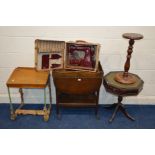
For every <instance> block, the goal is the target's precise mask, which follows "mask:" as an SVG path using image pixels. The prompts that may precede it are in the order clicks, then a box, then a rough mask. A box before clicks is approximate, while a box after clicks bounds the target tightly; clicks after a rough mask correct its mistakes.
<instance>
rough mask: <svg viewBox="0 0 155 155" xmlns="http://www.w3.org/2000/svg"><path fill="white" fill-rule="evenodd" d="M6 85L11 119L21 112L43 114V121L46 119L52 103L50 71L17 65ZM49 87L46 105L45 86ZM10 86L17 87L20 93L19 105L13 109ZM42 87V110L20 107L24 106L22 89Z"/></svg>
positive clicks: (24, 113)
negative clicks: (48, 101) (47, 103)
mask: <svg viewBox="0 0 155 155" xmlns="http://www.w3.org/2000/svg"><path fill="white" fill-rule="evenodd" d="M6 85H7V87H8V94H9V100H10V112H11V119H12V120H15V119H16V116H17V115H20V114H23V115H26V114H32V115H43V117H44V121H48V119H49V115H50V111H51V105H52V97H51V85H50V73H49V71H37V70H36V69H35V68H28V67H18V68H16V69H15V70H14V71H13V72H12V74H11V76H10V77H9V79H8V81H7V83H6ZM47 86H48V87H49V98H50V104H49V106H47V105H46V87H47ZM10 88H19V93H20V95H21V105H20V106H19V107H18V108H17V109H16V110H14V108H13V104H12V99H11V94H10ZM24 88H29V89H33V88H35V89H43V90H44V108H43V110H26V109H22V107H23V106H24V96H23V89H24Z"/></svg>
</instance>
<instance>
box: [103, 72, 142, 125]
mask: <svg viewBox="0 0 155 155" xmlns="http://www.w3.org/2000/svg"><path fill="white" fill-rule="evenodd" d="M118 73H121V72H120V71H115V72H110V73H108V74H107V75H106V76H105V77H104V82H103V83H104V86H105V89H106V91H107V92H109V93H112V94H114V95H117V96H118V103H114V104H113V105H112V106H110V107H109V108H111V107H114V108H115V110H114V112H113V114H112V116H111V118H110V119H109V122H112V121H113V119H114V118H115V115H116V113H117V111H118V110H121V111H122V112H123V113H124V114H125V116H126V117H128V118H129V119H131V120H135V119H134V118H133V117H132V116H131V115H129V114H128V113H127V111H126V109H125V108H124V105H123V104H122V103H121V102H122V100H123V97H124V96H133V95H138V94H139V92H140V91H141V90H142V88H143V83H144V82H143V80H142V79H141V78H140V77H139V76H138V75H135V74H132V75H133V76H134V77H135V81H136V82H135V83H133V84H130V85H127V84H122V83H119V82H117V81H116V80H115V77H116V75H117V74H118ZM122 74H123V72H122ZM130 74H131V73H130Z"/></svg>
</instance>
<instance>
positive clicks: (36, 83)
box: [6, 67, 49, 88]
mask: <svg viewBox="0 0 155 155" xmlns="http://www.w3.org/2000/svg"><path fill="white" fill-rule="evenodd" d="M48 77H49V71H37V70H36V69H35V68H28V67H18V68H16V69H15V70H14V71H13V73H12V74H11V76H10V78H9V79H8V81H7V83H6V85H7V86H8V87H13V88H45V87H46V85H47V81H48Z"/></svg>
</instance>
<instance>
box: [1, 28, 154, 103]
mask: <svg viewBox="0 0 155 155" xmlns="http://www.w3.org/2000/svg"><path fill="white" fill-rule="evenodd" d="M126 32H135V33H141V34H143V35H144V39H143V40H140V41H136V42H135V45H134V52H133V54H132V59H131V68H130V72H133V73H136V74H138V75H139V76H140V77H141V78H142V79H143V80H144V82H145V84H144V89H143V91H142V92H141V93H140V94H139V95H138V96H136V97H127V98H125V100H124V101H125V103H128V104H154V103H155V78H154V77H155V27H127V26H126V27H115V26H114V27H101V26H100V27H86V26H85V27H63V26H62V27H21V26H19V27H12V26H9V27H0V103H8V102H9V100H8V94H7V88H6V81H7V79H8V77H9V75H10V74H11V72H12V70H13V69H14V68H15V67H18V66H25V67H26V66H27V67H31V66H34V40H35V39H51V40H64V41H70V40H71V41H75V40H78V39H81V40H86V41H90V42H96V43H100V44H101V50H100V57H99V59H100V61H101V64H102V67H103V69H104V72H105V74H106V73H108V72H109V71H113V70H123V67H124V62H125V60H126V54H127V52H126V51H127V47H128V40H126V39H123V38H122V34H123V33H126ZM24 93H25V94H24V95H25V101H26V102H29V103H43V91H42V90H24ZM47 93H48V90H47ZM11 94H12V98H13V102H20V98H19V93H18V90H16V89H11ZM52 97H53V103H55V90H54V86H53V83H52ZM115 100H116V96H113V95H111V94H108V93H106V92H105V90H104V88H103V86H102V87H101V91H100V104H110V103H113V102H115Z"/></svg>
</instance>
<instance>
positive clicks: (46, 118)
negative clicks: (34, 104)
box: [44, 88, 49, 122]
mask: <svg viewBox="0 0 155 155" xmlns="http://www.w3.org/2000/svg"><path fill="white" fill-rule="evenodd" d="M48 120H49V113H48V109H47V106H46V88H44V121H45V122H47V121H48Z"/></svg>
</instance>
